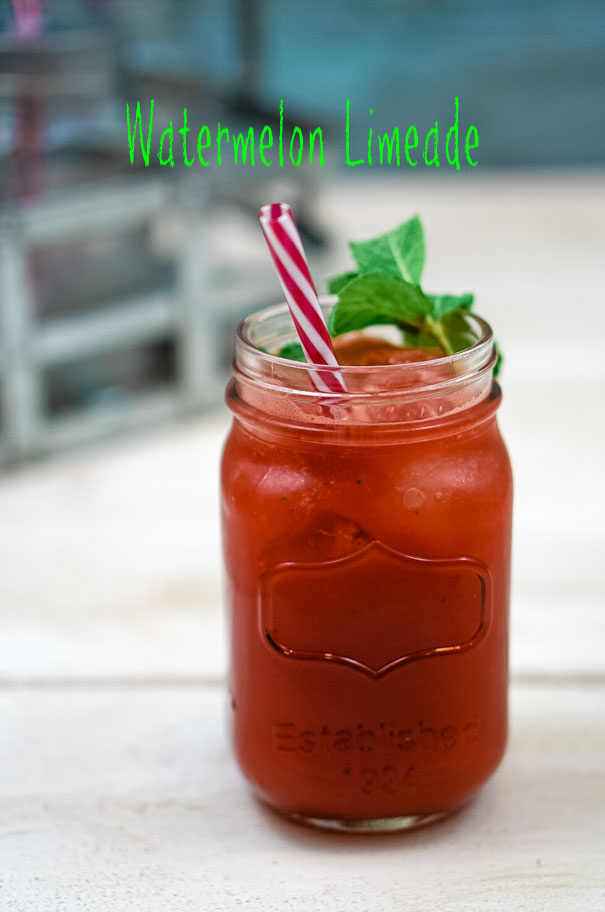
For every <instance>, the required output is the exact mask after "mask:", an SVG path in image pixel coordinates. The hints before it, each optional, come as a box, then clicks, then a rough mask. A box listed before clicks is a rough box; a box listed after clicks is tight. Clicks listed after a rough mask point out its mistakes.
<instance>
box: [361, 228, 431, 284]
mask: <svg viewBox="0 0 605 912" xmlns="http://www.w3.org/2000/svg"><path fill="white" fill-rule="evenodd" d="M349 247H350V248H351V252H352V254H353V256H354V257H355V261H356V263H357V265H358V266H359V271H360V272H361V273H368V272H370V273H377V272H381V273H386V274H387V275H396V276H400V277H401V278H402V279H404V280H405V281H406V282H410V283H411V284H412V285H418V283H419V282H420V279H421V277H422V270H423V268H424V257H425V250H424V232H423V229H422V222H421V221H420V219H419V218H418V216H417V215H415V216H413V217H412V218H411V219H408V221H407V222H403V224H402V225H399V227H398V228H394V229H393V231H387V233H386V234H381V235H380V236H379V237H377V238H373V239H372V240H370V241H351V242H350V244H349Z"/></svg>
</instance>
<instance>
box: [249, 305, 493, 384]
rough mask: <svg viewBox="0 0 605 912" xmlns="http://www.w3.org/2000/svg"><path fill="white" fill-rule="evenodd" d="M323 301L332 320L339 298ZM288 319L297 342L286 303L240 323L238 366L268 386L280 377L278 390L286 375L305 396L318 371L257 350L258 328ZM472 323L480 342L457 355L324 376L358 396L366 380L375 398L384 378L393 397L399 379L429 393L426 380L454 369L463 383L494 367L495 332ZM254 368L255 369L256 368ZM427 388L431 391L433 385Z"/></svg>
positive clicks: (475, 319) (473, 317)
mask: <svg viewBox="0 0 605 912" xmlns="http://www.w3.org/2000/svg"><path fill="white" fill-rule="evenodd" d="M319 300H320V304H321V306H322V310H324V312H325V313H326V315H327V314H329V312H330V310H331V309H332V307H333V306H334V304H335V303H336V301H337V297H336V296H335V295H324V296H320V298H319ZM283 317H285V318H286V325H287V326H288V328H289V330H290V332H289V335H290V339H292V337H294V338H297V337H296V330H295V327H294V323H293V322H292V319H291V317H290V314H289V310H288V305H287V304H286V303H285V302H282V303H280V304H273V305H270V306H269V307H264V308H262V309H260V310H257V311H254V312H253V313H251V314H249V315H248V316H247V317H245V318H244V319H243V320H242V321H241V322H240V323H239V325H238V326H237V329H236V356H235V361H236V366H237V368H238V369H239V370H241V371H242V372H243V373H244V374H247V375H248V376H252V377H254V376H255V377H257V378H258V377H259V375H262V376H263V379H264V381H265V383H266V382H267V381H269V384H270V385H271V379H270V378H271V377H272V376H275V377H276V381H275V382H276V384H277V385H279V386H283V379H284V378H283V371H284V370H287V374H288V381H289V382H288V386H289V387H290V388H291V389H292V390H293V391H297V392H300V391H302V390H304V389H307V390H308V377H309V371H311V370H313V367H314V366H313V365H311V364H309V363H308V362H306V361H295V360H292V359H290V358H283V357H282V356H280V355H276V354H272V353H271V352H269V351H266V350H262V349H260V348H258V344H259V343H258V338H257V339H256V344H255V340H254V337H255V335H256V336H257V337H258V336H259V335H260V333H259V332H258V330H259V328H260V329H261V330H262V327H263V324H268V323H270V322H271V321H276V320H279V319H280V318H283ZM468 319H469V320H470V321H471V323H473V324H475V327H476V329H477V339H476V341H475V342H474V343H473V344H472V345H469V346H468V347H467V348H464V349H461V350H460V351H457V352H454V353H453V354H451V355H440V356H438V357H435V358H427V359H426V360H422V361H410V362H405V363H395V364H371V365H357V364H355V365H348V364H347V365H338V366H332V365H322V367H321V369H322V372H323V371H330V372H332V373H336V372H338V373H339V374H340V375H341V376H342V378H343V380H344V382H345V386H347V387H350V388H352V389H357V390H358V391H359V386H360V382H361V380H362V378H363V379H364V385H365V383H366V382H367V383H368V386H369V387H370V388H373V390H374V392H376V391H377V389H378V388H379V387H380V386H381V385H382V384H380V383H379V382H378V381H379V380H380V379H381V378H382V379H383V380H384V381H385V386H386V388H388V389H390V390H391V391H392V390H393V389H394V388H396V387H398V386H399V383H398V382H397V381H398V380H399V379H400V380H401V385H402V386H403V387H407V388H408V389H410V387H413V386H415V384H414V383H413V382H411V383H410V381H413V378H414V376H415V375H418V377H419V378H420V377H422V381H421V383H420V384H419V385H420V386H421V387H425V388H426V387H427V375H430V374H431V372H432V371H433V370H434V371H435V373H436V375H438V374H439V373H440V372H441V371H442V370H443V368H445V367H450V368H451V370H452V373H453V374H454V375H456V376H457V377H458V379H459V380H461V379H463V378H464V377H467V376H468V375H469V374H475V373H476V372H477V371H481V370H482V369H485V368H487V367H490V368H491V367H492V366H493V364H494V363H495V353H494V337H493V332H492V329H491V326H490V325H489V323H488V322H487V321H486V320H485V319H483V317H480V316H478V315H477V314H475V313H469V314H468ZM288 321H289V322H288ZM286 341H287V340H286V339H284V340H283V342H282V344H285V342H286ZM255 362H256V364H254V363H255ZM255 368H256V369H255ZM278 372H279V373H278ZM279 375H281V380H277V376H279ZM297 378H300V380H301V382H300V384H299V383H297V382H293V381H296V379H297ZM347 378H349V380H350V383H347ZM368 381H369V382H368ZM441 383H442V381H441V382H438V383H437V386H441ZM428 386H429V387H430V386H432V384H431V383H430V381H429V383H428ZM321 395H322V398H328V399H329V397H330V396H331V395H332V396H335V397H339V396H341V395H342V394H341V393H338V392H337V393H322V394H321ZM345 395H346V394H345Z"/></svg>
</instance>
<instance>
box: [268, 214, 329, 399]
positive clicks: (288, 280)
mask: <svg viewBox="0 0 605 912" xmlns="http://www.w3.org/2000/svg"><path fill="white" fill-rule="evenodd" d="M259 218H260V224H261V228H262V229H263V234H264V235H265V240H266V241H267V246H268V247H269V253H270V254H271V256H272V258H273V262H274V263H275V268H276V269H277V274H278V276H279V281H280V283H281V286H282V288H283V291H284V294H285V296H286V301H287V302H288V307H289V308H290V313H291V315H292V320H293V321H294V326H295V327H296V332H297V333H298V337H299V339H300V344H301V345H302V349H303V352H304V353H305V358H306V359H307V362H308V363H309V364H314V365H328V366H330V367H338V361H337V360H336V355H335V354H334V349H333V347H332V340H331V339H330V333H329V332H328V327H327V326H326V322H325V319H324V315H323V312H322V309H321V306H320V304H319V300H318V297H317V292H316V291H315V285H314V284H313V279H312V278H311V273H310V272H309V266H308V263H307V258H306V256H305V251H304V249H303V245H302V241H301V239H300V235H299V233H298V231H297V228H296V225H295V224H294V217H293V215H292V210H291V209H290V207H289V206H288V204H287V203H269V204H268V205H266V206H263V207H262V209H261V210H260V214H259ZM309 376H310V378H311V382H312V383H313V386H314V387H315V389H316V390H318V392H321V393H343V392H346V386H345V383H344V380H343V378H342V374H341V372H340V371H333V370H327V371H322V370H311V371H309Z"/></svg>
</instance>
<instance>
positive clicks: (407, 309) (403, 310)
mask: <svg viewBox="0 0 605 912" xmlns="http://www.w3.org/2000/svg"><path fill="white" fill-rule="evenodd" d="M430 310H431V302H430V301H429V299H428V298H427V297H426V295H425V294H424V293H423V291H422V290H421V289H420V287H419V286H418V285H412V284H410V282H405V281H404V280H403V279H402V278H400V277H399V276H395V275H380V274H379V273H369V274H367V275H360V276H357V278H355V279H352V280H351V281H350V282H348V283H347V285H345V287H344V288H343V289H342V291H341V292H340V296H339V299H338V303H337V304H336V306H335V307H334V309H333V310H332V313H331V314H330V320H329V323H328V328H329V330H330V332H331V333H332V335H335V336H338V335H341V334H342V333H346V332H351V331H352V330H354V329H363V327H364V326H371V325H373V324H376V323H395V324H396V325H399V326H401V325H404V326H405V325H406V324H408V325H411V326H416V327H418V328H420V327H421V326H422V325H423V323H424V316H425V314H427V313H429V312H430Z"/></svg>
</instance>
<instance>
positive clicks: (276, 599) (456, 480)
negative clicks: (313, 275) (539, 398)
mask: <svg viewBox="0 0 605 912" xmlns="http://www.w3.org/2000/svg"><path fill="white" fill-rule="evenodd" d="M322 306H323V307H324V309H325V310H326V313H327V312H328V311H329V309H330V307H331V303H330V302H329V301H324V302H322ZM469 319H470V320H471V322H472V324H473V330H474V333H475V335H476V338H477V341H476V343H475V344H474V345H473V346H472V347H471V348H468V349H466V350H465V351H462V352H458V353H456V354H454V355H452V356H449V357H442V358H437V359H435V360H432V361H423V362H418V363H411V364H389V365H380V366H371V367H343V368H341V371H342V375H343V377H344V380H345V384H346V387H347V391H348V392H347V394H346V395H344V396H343V395H342V394H341V395H326V394H320V393H317V392H316V391H315V390H314V388H313V385H312V383H311V380H310V376H309V371H310V369H309V367H308V365H306V364H304V363H296V362H290V361H285V360H284V359H282V358H278V357H276V356H274V355H271V354H267V352H266V351H261V350H259V348H258V347H257V346H260V347H262V348H263V349H265V350H278V349H279V347H280V345H281V344H284V343H285V342H286V341H289V340H291V339H292V324H291V321H290V317H289V315H288V312H287V308H286V306H285V305H280V306H278V307H273V308H267V309H266V310H262V311H260V312H258V313H256V314H253V315H252V316H250V317H248V318H247V319H246V320H244V322H243V323H242V324H241V325H240V327H239V329H238V334H237V340H236V357H235V368H234V378H233V379H232V381H231V382H230V384H229V387H228V390H227V401H228V404H229V407H230V408H231V410H232V412H233V414H234V421H233V427H232V430H231V433H230V435H229V438H228V440H227V442H226V446H225V450H224V455H223V464H222V513H223V533H224V551H225V562H226V571H227V598H228V606H229V618H230V648H231V666H230V693H231V707H232V731H233V741H234V746H235V752H236V755H237V758H238V761H239V764H240V766H241V769H242V770H243V772H244V774H245V776H246V777H247V779H248V781H249V782H250V783H251V785H252V787H253V789H254V791H255V793H256V794H257V796H258V797H260V798H261V799H262V800H263V801H265V802H266V803H268V804H269V805H271V806H272V807H273V808H275V809H277V810H279V811H281V812H283V813H285V814H287V815H289V816H290V817H293V818H295V819H297V820H300V821H304V822H307V823H310V824H314V825H316V826H324V827H328V828H333V829H340V830H355V831H376V830H378V831H380V830H394V829H400V828H404V827H409V826H414V825H418V824H420V823H426V822H428V821H430V820H434V819H436V818H437V817H439V816H442V815H444V814H447V813H448V812H450V811H452V810H454V809H456V808H458V807H460V806H461V805H463V804H464V803H465V802H467V801H468V800H469V798H471V796H473V795H474V794H475V793H476V792H477V790H478V789H479V788H480V786H482V785H483V784H484V783H485V782H486V780H487V779H488V778H489V777H490V776H491V775H492V773H493V772H494V770H495V769H496V767H497V766H498V764H499V762H500V760H501V757H502V755H503V752H504V748H505V744H506V733H507V646H508V600H509V575H510V536H511V507H512V478H511V470H510V463H509V460H508V456H507V452H506V449H505V446H504V443H503V441H502V438H501V436H500V433H499V430H498V427H497V424H496V415H495V413H496V410H497V408H498V405H499V403H500V398H501V394H500V389H499V387H498V385H497V384H496V383H495V382H494V380H493V367H494V363H495V356H494V347H493V339H492V333H491V329H490V327H489V326H488V325H487V323H485V321H483V320H482V319H480V318H479V317H469Z"/></svg>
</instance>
